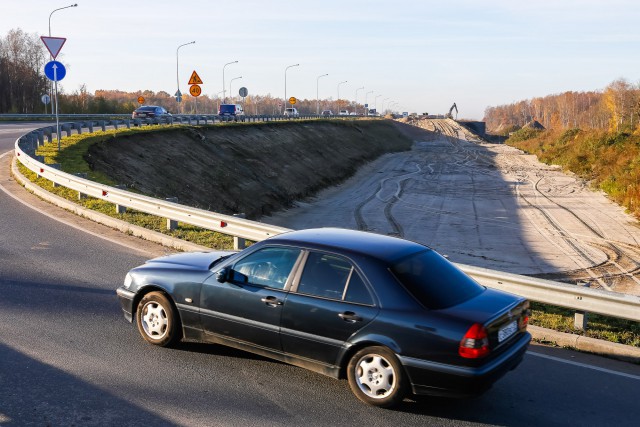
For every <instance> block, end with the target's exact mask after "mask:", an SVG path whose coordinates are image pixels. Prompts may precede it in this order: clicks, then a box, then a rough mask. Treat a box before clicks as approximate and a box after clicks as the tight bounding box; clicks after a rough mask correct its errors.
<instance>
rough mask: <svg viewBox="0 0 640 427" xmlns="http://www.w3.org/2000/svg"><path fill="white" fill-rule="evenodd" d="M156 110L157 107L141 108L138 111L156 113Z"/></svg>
mask: <svg viewBox="0 0 640 427" xmlns="http://www.w3.org/2000/svg"><path fill="white" fill-rule="evenodd" d="M155 110H156V107H140V108H138V109H137V110H136V111H143V112H147V111H155Z"/></svg>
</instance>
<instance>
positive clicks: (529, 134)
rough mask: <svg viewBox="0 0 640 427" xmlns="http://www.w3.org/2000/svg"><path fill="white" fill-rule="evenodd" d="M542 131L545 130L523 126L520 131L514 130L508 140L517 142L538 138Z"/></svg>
mask: <svg viewBox="0 0 640 427" xmlns="http://www.w3.org/2000/svg"><path fill="white" fill-rule="evenodd" d="M542 132H544V131H543V130H538V129H533V128H522V129H520V130H518V131H515V132H513V133H512V134H511V135H510V136H509V139H508V141H511V142H512V143H516V142H520V141H527V140H529V139H532V138H536V137H537V136H538V135H540V134H541V133H542Z"/></svg>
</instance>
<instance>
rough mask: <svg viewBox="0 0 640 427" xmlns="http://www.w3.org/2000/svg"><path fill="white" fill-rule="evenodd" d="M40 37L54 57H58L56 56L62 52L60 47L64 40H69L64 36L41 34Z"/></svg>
mask: <svg viewBox="0 0 640 427" xmlns="http://www.w3.org/2000/svg"><path fill="white" fill-rule="evenodd" d="M40 39H41V40H42V43H44V45H45V46H46V47H47V49H48V50H49V53H50V54H51V56H52V57H53V59H56V56H58V54H59V53H60V49H62V45H64V42H66V41H67V39H65V38H62V37H46V36H41V37H40Z"/></svg>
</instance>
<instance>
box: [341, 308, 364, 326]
mask: <svg viewBox="0 0 640 427" xmlns="http://www.w3.org/2000/svg"><path fill="white" fill-rule="evenodd" d="M338 317H340V318H341V319H342V320H344V321H345V322H349V323H355V322H361V321H362V317H360V316H358V315H357V314H355V313H354V312H353V311H345V312H344V313H340V314H338Z"/></svg>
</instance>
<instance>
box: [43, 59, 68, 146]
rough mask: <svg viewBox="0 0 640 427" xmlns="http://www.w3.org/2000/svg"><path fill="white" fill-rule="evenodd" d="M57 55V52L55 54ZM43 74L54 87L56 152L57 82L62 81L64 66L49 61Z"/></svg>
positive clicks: (57, 124) (57, 121)
mask: <svg viewBox="0 0 640 427" xmlns="http://www.w3.org/2000/svg"><path fill="white" fill-rule="evenodd" d="M56 55H57V52H56ZM44 74H45V76H47V78H48V79H49V80H52V81H53V82H54V85H55V98H54V100H55V115H56V136H57V138H58V151H60V120H59V115H58V80H62V79H64V77H65V76H66V75H67V70H66V69H65V68H64V65H62V63H60V62H58V61H49V62H47V63H46V64H45V66H44Z"/></svg>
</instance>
